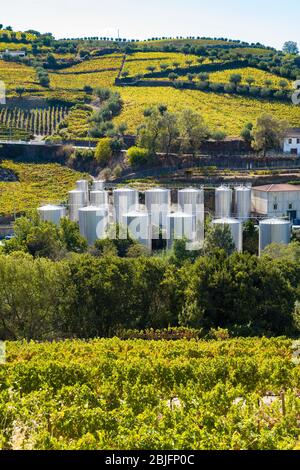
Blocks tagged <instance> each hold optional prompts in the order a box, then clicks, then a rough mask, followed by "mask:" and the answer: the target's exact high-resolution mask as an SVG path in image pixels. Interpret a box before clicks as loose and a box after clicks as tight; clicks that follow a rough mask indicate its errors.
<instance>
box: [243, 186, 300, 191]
mask: <svg viewBox="0 0 300 470" xmlns="http://www.w3.org/2000/svg"><path fill="white" fill-rule="evenodd" d="M252 189H253V190H255V191H262V192H265V193H276V192H285V191H300V185H299V186H297V185H293V184H266V185H264V186H254V187H253V188H252Z"/></svg>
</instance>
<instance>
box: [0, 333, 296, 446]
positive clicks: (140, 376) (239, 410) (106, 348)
mask: <svg viewBox="0 0 300 470" xmlns="http://www.w3.org/2000/svg"><path fill="white" fill-rule="evenodd" d="M292 353H293V351H292V344H291V341H290V340H287V339H284V338H278V339H271V340H267V339H236V340H226V341H209V342H205V341H196V340H191V341H187V340H180V341H176V342H168V341H157V342H156V341H143V340H135V341H121V340H119V339H117V338H114V339H109V340H105V339H101V340H93V341H87V342H84V341H66V342H59V343H42V344H38V343H33V342H30V343H25V342H19V343H7V363H6V364H3V365H1V366H0V376H1V388H0V447H2V449H131V450H132V449H158V450H161V449H167V450H172V449H190V450H191V449H219V450H222V449H223V450H224V449H232V450H239V449H243V450H245V449H249V450H261V449H269V450H271V449H293V448H295V447H296V446H297V441H298V439H299V413H300V400H299V397H298V396H297V391H298V390H299V385H300V369H299V366H297V364H295V362H293V360H292ZM270 393H272V394H274V397H273V398H272V399H270V398H267V394H270Z"/></svg>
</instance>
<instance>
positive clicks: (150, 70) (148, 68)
mask: <svg viewBox="0 0 300 470" xmlns="http://www.w3.org/2000/svg"><path fill="white" fill-rule="evenodd" d="M155 69H156V67H154V65H149V67H147V68H146V70H148V71H149V72H151V73H153V72H154V70H155Z"/></svg>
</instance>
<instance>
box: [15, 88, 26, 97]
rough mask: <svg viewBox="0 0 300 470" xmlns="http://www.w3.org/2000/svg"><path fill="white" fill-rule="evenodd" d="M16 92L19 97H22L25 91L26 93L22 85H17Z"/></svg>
mask: <svg viewBox="0 0 300 470" xmlns="http://www.w3.org/2000/svg"><path fill="white" fill-rule="evenodd" d="M16 93H17V94H18V95H19V97H20V98H21V97H22V95H23V93H25V88H24V87H22V86H17V87H16Z"/></svg>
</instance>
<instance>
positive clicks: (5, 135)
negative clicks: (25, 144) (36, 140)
mask: <svg viewBox="0 0 300 470" xmlns="http://www.w3.org/2000/svg"><path fill="white" fill-rule="evenodd" d="M30 137H31V134H30V132H28V131H26V130H25V129H20V128H18V127H13V126H10V127H7V126H3V125H2V124H0V140H24V141H27V140H30Z"/></svg>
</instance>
